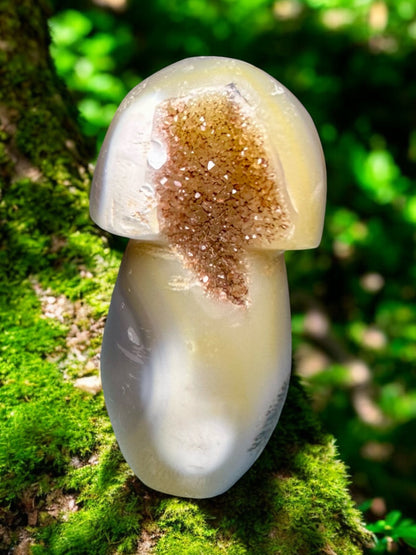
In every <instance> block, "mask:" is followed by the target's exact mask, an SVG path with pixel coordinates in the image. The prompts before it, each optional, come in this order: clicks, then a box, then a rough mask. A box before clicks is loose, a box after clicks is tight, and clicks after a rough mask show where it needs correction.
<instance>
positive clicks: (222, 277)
mask: <svg viewBox="0 0 416 555" xmlns="http://www.w3.org/2000/svg"><path fill="white" fill-rule="evenodd" d="M324 205H325V169H324V163H323V157H322V151H321V147H320V143H319V139H318V136H317V133H316V130H315V128H314V126H313V123H312V121H311V119H310V117H309V115H308V114H307V112H306V111H305V109H304V108H303V107H302V105H301V104H300V103H299V101H298V100H296V98H295V97H294V96H293V95H292V94H291V93H290V92H289V91H288V90H287V89H285V87H283V85H281V84H280V83H278V82H277V81H275V80H274V79H273V78H271V77H270V76H268V75H267V74H265V73H264V72H262V71H260V70H258V69H256V68H254V67H253V66H250V65H249V64H246V63H244V62H240V61H237V60H230V59H226V58H193V59H190V60H183V61H182V62H179V63H177V64H174V65H173V66H169V67H168V68H166V69H164V70H162V71H161V72H159V73H157V74H155V75H154V76H152V77H150V78H149V79H147V80H146V81H144V82H143V83H141V84H140V85H138V87H136V88H135V89H133V91H131V93H129V95H128V96H127V97H126V99H125V100H124V101H123V103H122V104H121V106H120V108H119V110H118V111H117V114H116V116H115V117H114V120H113V123H112V125H111V127H110V129H109V131H108V133H107V136H106V139H105V141H104V144H103V147H102V150H101V153H100V157H99V160H98V162H97V167H96V171H95V175H94V181H93V187H92V192H91V215H92V217H93V219H94V220H95V221H96V222H97V223H98V224H99V225H100V226H101V227H103V228H104V229H107V230H108V231H111V232H113V233H117V234H119V235H123V236H127V237H130V238H131V239H132V240H131V241H130V243H129V245H128V247H127V250H126V253H125V256H124V259H123V262H122V265H121V268H120V272H119V276H118V279H117V283H116V287H115V290H114V293H113V298H112V301H111V306H110V311H109V315H108V319H107V324H106V329H105V334H104V340H103V347H102V354H101V371H102V381H103V388H104V395H105V399H106V405H107V408H108V412H109V415H110V419H111V422H112V425H113V428H114V431H115V434H116V437H117V440H118V442H119V445H120V448H121V451H122V452H123V454H124V456H125V458H126V460H127V461H128V463H129V464H130V466H131V467H132V469H133V470H134V472H135V473H136V474H137V475H138V476H139V478H141V479H142V480H143V482H144V483H146V484H147V485H149V486H150V487H152V488H154V489H157V490H160V491H163V492H166V493H171V494H176V495H181V496H190V497H211V496H214V495H218V494H220V493H222V492H224V491H226V490H227V489H228V488H229V487H230V486H232V485H233V483H235V482H236V481H237V480H238V478H239V477H241V475H242V474H243V473H244V472H245V471H246V470H247V469H248V468H249V467H250V466H251V465H252V464H253V462H254V461H255V460H256V459H257V457H258V456H259V454H260V453H261V451H262V450H263V448H264V446H265V445H266V443H267V441H268V439H269V437H270V435H271V433H272V431H273V429H274V427H275V425H276V423H277V421H278V418H279V415H280V412H281V410H282V407H283V403H284V399H285V396H286V391H287V387H288V382H289V375H290V360H291V334H290V311H289V296H288V290H287V280H286V272H285V266H284V260H283V251H284V250H286V249H288V248H291V249H299V248H309V247H313V246H316V245H317V244H318V243H319V240H320V236H321V231H322V225H323V214H324Z"/></svg>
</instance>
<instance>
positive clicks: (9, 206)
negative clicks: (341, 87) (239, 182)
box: [0, 0, 371, 555]
mask: <svg viewBox="0 0 416 555" xmlns="http://www.w3.org/2000/svg"><path fill="white" fill-rule="evenodd" d="M0 6H1V8H0V9H1V11H0V58H1V61H0V83H1V90H0V95H1V96H0V179H1V199H0V225H1V246H0V264H1V269H0V271H1V275H0V293H1V304H0V328H1V330H0V349H1V351H0V352H1V353H2V357H3V358H2V360H1V363H0V364H1V365H0V386H1V387H0V418H1V421H2V428H1V432H0V473H1V483H0V499H1V505H0V522H1V524H0V551H3V550H4V551H5V552H7V551H8V550H11V549H12V548H16V553H17V552H19V553H30V552H33V553H45V554H46V553H48V554H49V553H52V554H55V553H56V554H58V553H59V554H64V553H77V554H80V553H91V554H96V553H103V554H105V553H114V552H124V553H150V552H156V553H167V554H172V555H173V554H177V553H192V554H216V553H235V554H237V553H238V554H244V553H246V554H256V553H258V554H268V553H269V554H278V553H282V554H285V555H292V554H293V555H295V554H296V555H299V554H314V553H316V554H318V553H327V554H333V553H336V554H339V555H341V554H345V555H353V554H358V553H362V552H363V550H364V548H365V546H366V545H368V542H369V541H370V540H371V538H370V536H369V534H368V532H367V531H366V530H365V528H364V527H363V526H362V522H361V519H360V514H359V512H358V511H357V510H356V509H355V508H354V506H353V503H352V501H351V499H350V497H349V494H348V489H347V488H348V479H347V475H346V471H345V468H344V466H343V464H342V462H340V461H339V459H338V456H337V452H336V448H335V446H334V441H333V439H332V438H331V437H329V436H327V435H325V434H324V433H323V432H322V431H321V429H320V427H319V425H318V424H317V422H316V420H315V419H314V417H313V415H312V413H311V410H310V406H309V402H308V400H307V398H306V396H305V394H304V392H303V389H302V387H301V386H300V385H299V383H298V381H297V380H295V379H294V380H293V381H292V385H291V388H290V392H289V396H288V400H287V403H286V406H285V408H284V411H283V415H282V418H281V420H280V423H279V425H278V428H277V430H276V431H275V433H274V435H273V437H272V439H271V441H270V443H269V445H268V447H267V448H266V450H265V452H264V453H263V455H262V456H261V457H260V459H259V460H258V462H257V463H256V464H255V465H254V467H253V468H252V469H251V470H250V471H249V472H248V473H247V474H246V475H245V476H244V477H243V478H242V479H241V480H240V481H239V482H238V484H237V485H236V486H234V487H233V488H232V489H231V490H230V491H229V492H228V493H226V494H224V495H222V496H220V497H218V498H214V499H210V500H202V501H201V500H198V501H196V500H189V499H188V500H186V499H177V498H173V497H170V496H167V495H162V494H159V493H157V492H154V491H151V490H149V489H147V488H146V487H145V486H143V485H142V484H141V483H140V481H139V480H138V479H137V478H136V477H134V476H133V475H132V473H131V471H130V470H129V469H128V467H127V465H126V464H125V462H124V461H123V459H122V457H121V455H120V453H119V450H118V448H117V445H116V442H115V438H114V436H113V433H112V430H111V427H110V424H109V421H108V418H107V415H106V412H105V407H104V400H103V397H102V393H101V391H100V390H99V385H98V381H97V375H98V369H97V366H98V362H97V361H98V357H97V353H98V351H99V345H100V341H101V332H102V327H103V326H102V324H103V321H104V318H105V314H106V311H107V308H108V303H109V300H110V294H111V288H112V285H113V283H114V279H115V275H116V271H117V266H118V263H119V258H120V257H119V254H118V253H117V252H114V251H112V250H110V249H109V247H108V243H107V239H106V238H105V237H103V236H102V235H101V234H100V232H99V231H98V230H96V229H95V228H94V227H93V226H92V224H91V223H90V221H89V218H88V186H89V181H90V172H89V169H88V160H89V152H88V149H87V148H86V145H85V142H84V141H83V138H82V137H81V136H80V132H79V129H78V127H77V125H76V114H75V112H74V109H73V105H72V104H71V99H70V97H69V95H68V94H67V92H66V90H65V88H64V87H63V86H62V84H61V83H60V82H59V80H58V79H57V77H56V75H55V72H54V69H53V66H52V62H51V59H50V56H49V34H48V28H47V23H46V22H47V17H48V15H49V13H48V5H47V4H46V2H44V1H43V0H40V1H39V2H33V1H32V0H16V1H14V2H9V1H0Z"/></svg>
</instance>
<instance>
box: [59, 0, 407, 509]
mask: <svg viewBox="0 0 416 555" xmlns="http://www.w3.org/2000/svg"><path fill="white" fill-rule="evenodd" d="M55 4H56V5H55V10H56V13H55V15H54V16H53V17H52V19H51V21H50V25H51V29H52V35H53V39H54V44H53V47H52V55H53V57H54V59H55V62H56V65H57V68H58V72H59V73H60V75H61V76H62V77H63V78H64V79H65V81H66V83H67V84H68V87H69V88H70V89H71V91H72V92H73V94H74V96H75V99H76V102H77V103H78V107H79V111H80V114H81V122H82V126H83V129H84V131H85V133H86V134H88V135H90V136H92V137H94V138H96V140H97V146H99V145H100V144H101V142H102V139H103V136H104V134H105V130H106V128H107V126H108V124H109V122H110V120H111V118H112V115H113V113H114V111H115V109H116V107H117V105H118V104H119V102H120V101H121V99H122V98H123V96H124V95H125V94H126V93H127V92H128V90H129V89H130V88H132V87H133V86H134V85H136V84H137V83H139V82H140V80H141V79H142V78H145V77H146V76H148V75H150V74H151V73H153V72H155V71H157V70H158V69H160V68H162V67H164V66H166V65H168V64H170V63H173V62H175V61H177V60H179V59H182V58H185V57H189V56H199V55H220V56H230V57H236V58H240V59H244V60H246V61H248V62H251V63H253V64H254V65H256V66H258V67H260V68H262V69H264V70H265V71H267V72H269V73H270V74H272V75H273V76H275V77H276V78H277V79H278V80H280V81H282V82H283V83H284V84H285V85H286V86H287V87H288V88H289V89H291V90H292V91H293V92H294V93H295V94H296V96H297V97H298V98H299V99H300V100H301V102H302V103H303V104H304V105H305V107H306V108H307V109H308V111H309V112H310V113H311V115H312V117H313V119H314V121H315V123H316V125H317V127H318V131H319V133H320V136H321V139H322V143H323V147H324V151H325V156H326V161H327V169H328V207H327V217H326V227H325V231H324V237H323V241H322V244H321V247H320V248H319V249H318V250H316V251H310V252H296V253H288V255H287V261H288V270H289V280H290V287H291V292H292V309H293V330H294V345H295V369H296V370H297V371H298V372H299V373H300V374H301V375H302V376H304V378H305V380H306V381H307V383H308V384H309V387H310V389H311V391H312V393H313V396H314V399H315V404H316V410H317V411H319V412H320V413H321V417H322V419H323V421H324V422H325V425H326V427H327V428H328V429H329V430H330V431H331V432H333V433H334V434H335V436H336V437H337V439H338V442H339V446H340V451H341V455H342V457H343V458H344V460H346V461H347V463H348V464H349V466H350V469H351V474H352V477H353V484H354V490H355V492H356V496H357V499H358V500H360V499H361V500H362V499H372V498H381V499H382V500H383V503H384V504H385V506H386V508H387V509H400V510H402V511H403V513H405V514H406V515H409V516H412V517H415V516H416V511H415V507H416V449H415V445H414V438H415V437H416V370H415V367H416V287H415V283H416V256H415V255H416V249H415V239H416V188H415V165H416V103H415V98H416V59H415V58H416V53H415V46H416V3H415V2H414V1H413V0H350V1H347V0H304V1H300V0H277V1H272V0H239V1H232V0H152V1H151V2H150V1H149V2H142V1H139V0H130V1H129V2H128V1H127V2H123V1H122V0H118V1H117V0H100V1H98V0H97V1H96V2H92V1H90V2H81V1H79V2H76V1H71V2H69V1H68V2H65V1H64V0H60V1H59V2H58V1H57V0H56V2H55ZM369 507H370V509H369V510H370V512H369V513H368V515H369V518H370V519H371V518H374V519H375V520H377V518H378V517H379V516H380V515H379V514H377V511H375V510H374V511H373V512H371V506H369Z"/></svg>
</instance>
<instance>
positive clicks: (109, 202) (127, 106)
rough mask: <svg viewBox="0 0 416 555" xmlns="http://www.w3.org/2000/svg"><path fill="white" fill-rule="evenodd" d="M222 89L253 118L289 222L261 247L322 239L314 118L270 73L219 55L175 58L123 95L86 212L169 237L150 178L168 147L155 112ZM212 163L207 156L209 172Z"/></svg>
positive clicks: (122, 231)
mask: <svg viewBox="0 0 416 555" xmlns="http://www.w3.org/2000/svg"><path fill="white" fill-rule="evenodd" d="M224 91H228V92H227V94H228V95H229V96H230V98H231V96H232V95H234V98H236V99H237V100H236V104H238V106H239V107H238V108H237V110H240V107H241V110H240V112H241V113H242V114H243V115H242V117H241V118H240V121H245V118H248V120H247V121H252V122H254V123H253V125H254V128H255V130H256V131H254V132H253V133H254V135H253V137H254V142H256V141H257V142H259V143H261V146H262V148H263V151H264V152H266V153H267V165H268V167H269V170H270V168H272V170H273V171H272V173H270V171H269V176H268V177H269V178H270V176H272V177H273V183H274V186H275V187H276V190H277V189H278V190H279V195H280V197H281V198H282V199H284V201H283V202H284V204H285V206H286V209H287V215H288V218H289V220H290V226H289V228H288V229H287V232H285V233H282V232H279V233H276V234H275V236H274V235H273V236H272V237H270V236H269V237H268V241H267V242H265V244H261V245H260V247H261V248H267V249H276V250H289V249H306V248H312V247H316V246H317V245H318V244H319V242H320V239H321V235H322V228H323V222H324V212H325V198H326V172H325V163H324V157H323V152H322V147H321V143H320V140H319V137H318V133H317V131H316V128H315V126H314V124H313V122H312V119H311V117H310V116H309V114H308V112H307V111H306V110H305V108H304V107H303V106H302V104H301V103H300V102H299V100H297V98H296V97H295V96H294V95H293V94H292V93H291V92H290V91H289V90H288V89H287V88H286V87H285V86H284V85H282V84H281V83H279V82H278V81H276V80H275V79H274V78H273V77H271V76H270V75H268V74H267V73H265V72H264V71H262V70H260V69H258V68H256V67H254V66H252V65H251V64H248V63H246V62H243V61H239V60H234V59H230V58H221V57H197V58H188V59H185V60H182V61H180V62H177V63H175V64H172V65H170V66H168V67H166V68H165V69H162V70H161V71H159V72H157V73H155V74H154V75H152V76H151V77H149V78H147V79H145V80H144V81H142V82H141V83H140V84H139V85H137V86H136V87H135V88H134V89H132V91H130V93H129V94H128V95H127V96H126V97H125V98H124V100H123V101H122V103H121V104H120V106H119V108H118V110H117V112H116V114H115V116H114V119H113V121H112V123H111V125H110V127H109V129H108V132H107V134H106V137H105V140H104V143H103V146H102V148H101V151H100V155H99V157H98V160H97V165H96V168H95V172H94V178H93V182H92V188H91V195H90V213H91V217H92V219H93V220H94V221H95V222H96V223H97V224H98V225H99V226H100V227H101V228H103V229H105V230H106V231H109V232H111V233H114V234H116V235H120V236H124V237H129V238H131V239H138V240H145V241H152V240H153V241H158V242H164V241H165V240H166V238H165V237H164V234H163V230H161V225H160V214H159V210H158V202H159V199H158V196H159V195H158V192H157V187H156V184H155V178H156V177H158V176H159V177H160V173H158V171H159V170H160V168H161V167H163V166H164V164H167V162H168V158H169V152H168V149H167V145H166V144H164V143H163V141H161V140H160V133H159V134H157V133H156V132H155V129H156V127H157V126H156V124H155V118H156V115H155V114H157V112H158V110H159V111H160V107H161V106H164V103H166V102H169V101H170V100H172V101H173V102H175V99H176V100H177V99H179V100H178V102H179V104H177V105H180V102H181V101H182V100H183V103H184V105H186V102H187V99H190V98H191V99H192V98H195V95H197V97H198V95H204V94H205V93H206V94H208V98H209V95H214V96H213V97H212V98H216V96H215V95H217V96H218V95H221V94H222V95H224V94H225V93H224ZM237 96H238V98H237ZM201 98H206V97H203V96H202V97H201ZM208 103H209V101H208ZM160 117H163V111H162V116H159V119H160ZM217 117H221V114H217ZM165 123H166V122H165ZM155 126H156V127H155ZM214 131H215V130H214ZM214 131H212V133H214ZM234 131H235V130H234ZM241 133H242V134H243V135H244V129H242V130H241ZM246 139H247V137H246ZM249 139H250V137H249ZM250 140H251V139H250ZM259 160H260V158H259ZM214 162H215V161H211V160H209V161H208V166H207V167H206V170H207V171H209V170H211V168H213V166H214V165H215V163H214ZM159 187H160V185H159ZM214 198H215V197H214ZM286 227H287V226H286ZM255 248H258V245H255Z"/></svg>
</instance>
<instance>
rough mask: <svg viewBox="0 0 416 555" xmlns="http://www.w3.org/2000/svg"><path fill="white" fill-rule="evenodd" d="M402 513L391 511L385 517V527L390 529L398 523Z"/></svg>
mask: <svg viewBox="0 0 416 555" xmlns="http://www.w3.org/2000/svg"><path fill="white" fill-rule="evenodd" d="M401 516H402V513H401V512H400V511H391V512H390V513H389V514H388V515H387V516H386V524H387V526H391V527H392V528H393V527H394V526H395V525H396V524H397V523H398V522H399V520H400V518H401Z"/></svg>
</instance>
